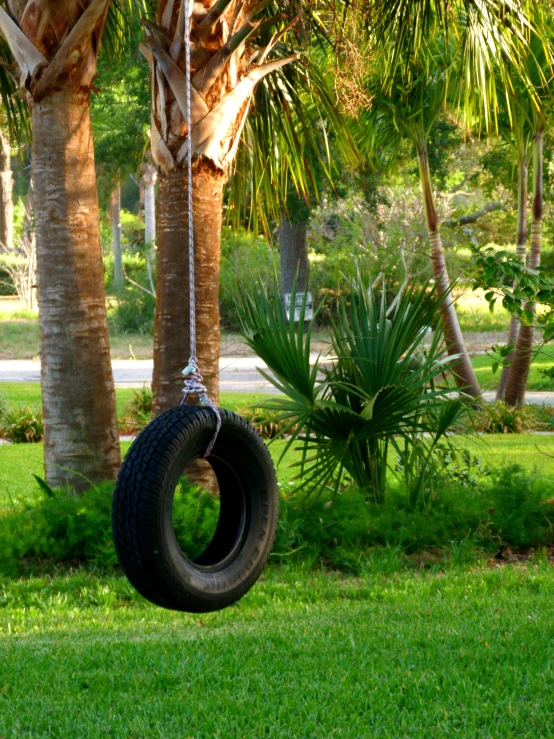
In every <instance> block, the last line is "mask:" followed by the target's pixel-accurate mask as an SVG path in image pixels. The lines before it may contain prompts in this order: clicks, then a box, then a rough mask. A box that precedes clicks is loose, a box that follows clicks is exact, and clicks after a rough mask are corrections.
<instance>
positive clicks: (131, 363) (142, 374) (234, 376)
mask: <svg viewBox="0 0 554 739" xmlns="http://www.w3.org/2000/svg"><path fill="white" fill-rule="evenodd" d="M311 359H312V361H315V359H316V356H315V355H314V356H313V357H312V358H311ZM112 367H113V373H114V380H115V385H116V387H132V388H140V387H143V386H144V385H149V384H150V383H151V382H152V360H151V359H147V360H115V361H114V362H112ZM258 367H260V368H262V369H263V368H267V367H266V365H265V364H264V362H262V361H261V360H260V359H258V358H257V357H221V359H220V360H219V373H220V374H219V387H220V390H221V391H223V392H243V393H275V392H276V390H275V388H274V387H273V385H271V383H269V382H268V381H267V380H265V379H264V378H263V377H262V376H261V375H260V373H259V372H258V370H257V368H258ZM0 382H40V362H37V361H32V360H19V359H17V360H4V361H0ZM494 395H495V394H494V392H493V391H487V392H485V393H484V397H485V398H486V400H494ZM526 401H527V402H528V403H533V404H535V405H551V406H554V393H548V392H528V393H527V395H526Z"/></svg>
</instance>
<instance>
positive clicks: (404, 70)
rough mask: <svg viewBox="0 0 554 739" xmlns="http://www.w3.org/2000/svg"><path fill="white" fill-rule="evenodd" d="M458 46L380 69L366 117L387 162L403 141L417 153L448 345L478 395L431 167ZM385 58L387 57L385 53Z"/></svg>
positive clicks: (447, 44) (461, 377)
mask: <svg viewBox="0 0 554 739" xmlns="http://www.w3.org/2000/svg"><path fill="white" fill-rule="evenodd" d="M456 51H457V49H456V48H455V47H454V46H453V43H452V40H451V39H450V38H447V39H446V40H444V39H439V40H437V41H435V42H431V43H429V44H427V48H426V53H425V54H424V53H421V54H420V55H419V57H418V59H417V61H412V63H411V64H410V63H408V61H407V60H406V63H405V64H399V65H397V67H396V71H395V74H394V75H390V76H389V79H388V81H387V84H386V86H383V84H382V80H383V79H384V77H385V75H386V73H385V72H384V71H383V73H380V70H376V78H375V79H374V81H373V84H372V85H371V86H370V90H371V97H372V100H373V102H372V108H371V110H370V111H368V112H366V114H365V116H364V120H365V122H366V125H367V130H368V131H369V133H370V135H369V136H368V140H370V141H371V144H372V147H373V148H374V150H375V151H376V153H377V156H378V157H379V158H380V160H381V162H382V163H383V164H384V165H385V166H390V165H391V164H393V163H395V162H396V160H397V159H398V156H399V154H400V152H401V149H402V145H403V142H405V141H408V142H410V143H411V144H412V145H413V146H414V148H415V152H416V156H417V161H418V165H419V175H420V183H421V191H422V196H423V202H424V206H425V216H426V221H427V229H428V233H429V244H430V249H431V261H432V265H433V275H434V278H435V282H436V284H437V289H438V293H439V295H446V298H445V300H443V301H442V303H441V315H442V323H443V330H444V336H445V341H446V347H447V350H448V353H449V354H450V355H456V357H457V359H456V360H455V361H454V362H453V363H452V371H453V373H454V376H455V378H456V382H457V384H458V385H459V386H460V387H463V388H465V389H466V392H467V393H469V394H470V395H472V396H473V397H475V398H478V397H479V396H480V395H481V388H480V387H479V382H478V380H477V377H476V375H475V371H474V370H473V366H472V364H471V360H470V357H469V354H468V351H467V349H466V346H465V341H464V337H463V335H462V331H461V329H460V324H459V321H458V317H457V315H456V309H455V306H454V301H453V299H452V296H451V291H450V286H449V285H450V280H449V277H448V271H447V266H446V260H445V255H444V249H443V244H442V238H441V233H440V224H439V216H438V212H437V206H436V201H435V196H434V191H433V182H432V177H431V171H430V168H429V152H428V144H429V140H430V138H431V137H432V135H433V127H434V125H435V123H436V122H437V119H438V117H439V116H440V115H441V113H443V111H444V109H445V106H446V103H447V98H448V94H449V91H450V88H451V85H452V79H451V78H452V76H453V75H454V73H455V62H456V59H455V55H456ZM381 63H382V64H387V63H388V60H387V59H386V58H385V57H381Z"/></svg>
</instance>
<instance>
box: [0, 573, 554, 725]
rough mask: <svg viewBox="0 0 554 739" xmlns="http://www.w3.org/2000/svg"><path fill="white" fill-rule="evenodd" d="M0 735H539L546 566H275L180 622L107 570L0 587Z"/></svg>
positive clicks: (544, 679) (553, 671)
mask: <svg viewBox="0 0 554 739" xmlns="http://www.w3.org/2000/svg"><path fill="white" fill-rule="evenodd" d="M0 606H3V607H0V736H2V737H4V738H5V739H7V738H8V737H10V738H11V737H14V738H15V737H17V739H19V738H20V737H33V739H42V737H44V738H46V737H56V738H59V739H82V738H83V737H87V739H96V738H98V739H100V738H102V739H104V737H110V738H112V739H150V738H152V739H154V738H156V739H168V738H169V737H171V738H172V739H173V738H175V739H186V738H187V737H193V738H194V739H212V738H214V739H215V738H216V737H225V739H235V738H236V739H239V737H240V738H241V739H242V738H244V737H246V738H248V739H258V737H275V738H276V739H277V738H278V739H282V738H284V737H289V738H291V739H293V738H294V739H306V738H307V737H316V738H318V739H324V738H325V739H326V738H327V737H340V738H342V739H361V738H363V739H365V738H366V737H367V738H368V739H370V738H373V737H380V738H382V739H399V738H400V737H405V738H406V739H408V738H409V739H429V737H434V736H437V737H464V739H465V738H468V737H483V738H485V737H486V738H487V739H489V738H492V737H494V739H508V738H510V737H513V738H514V739H516V738H517V739H525V738H527V739H531V738H532V739H546V738H547V737H550V736H552V725H553V723H552V722H553V720H554V694H553V692H552V682H553V680H554V641H553V639H552V620H553V618H554V578H553V576H552V568H551V567H550V566H549V565H547V564H537V565H530V566H529V568H528V569H512V568H504V569H493V570H486V569H474V570H472V571H463V570H460V569H457V568H455V567H452V568H450V569H446V571H442V572H440V573H439V572H436V573H432V572H431V573H428V574H420V575H414V574H413V573H406V572H404V573H401V574H396V575H393V576H388V577H387V576H385V575H383V574H380V573H379V565H378V561H377V560H376V571H370V572H367V573H366V574H365V575H363V576H362V577H360V578H343V577H341V576H340V575H338V574H329V573H321V572H319V573H318V572H309V571H302V570H300V569H287V568H277V567H270V568H269V570H268V571H267V573H266V575H265V576H263V578H262V581H261V582H259V583H258V585H256V586H255V587H254V589H253V590H252V591H251V592H250V593H249V594H248V595H247V596H246V597H245V598H244V599H243V600H242V601H240V602H239V603H238V604H237V605H235V606H233V607H232V608H229V609H227V610H226V611H223V612H220V613H214V614H202V615H188V614H180V613H172V612H168V611H164V610H161V609H159V608H156V607H154V606H151V605H149V604H147V603H145V602H144V601H143V600H142V599H141V598H140V597H139V596H137V595H136V593H135V592H134V591H133V590H132V588H131V587H130V585H129V584H128V583H127V582H126V581H125V580H124V579H123V578H117V577H103V578H98V577H95V576H94V575H93V574H86V573H77V574H73V575H66V576H58V577H56V578H53V579H49V578H34V579H30V580H22V581H15V582H12V581H4V582H3V583H1V582H0Z"/></svg>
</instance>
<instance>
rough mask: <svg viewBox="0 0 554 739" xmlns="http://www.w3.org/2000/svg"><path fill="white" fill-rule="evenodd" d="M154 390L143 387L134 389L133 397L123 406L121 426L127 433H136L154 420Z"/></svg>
mask: <svg viewBox="0 0 554 739" xmlns="http://www.w3.org/2000/svg"><path fill="white" fill-rule="evenodd" d="M152 403H153V396H152V390H151V389H150V388H149V387H146V386H145V387H143V388H141V389H140V390H134V391H133V397H132V398H131V400H130V401H129V402H128V403H127V404H126V405H125V407H124V408H123V418H122V419H121V420H120V422H119V428H120V430H121V431H123V432H124V433H126V434H136V433H138V432H139V431H141V430H142V429H143V428H144V427H145V426H147V425H148V424H149V423H150V421H151V420H152Z"/></svg>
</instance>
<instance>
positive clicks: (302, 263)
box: [279, 215, 310, 299]
mask: <svg viewBox="0 0 554 739" xmlns="http://www.w3.org/2000/svg"><path fill="white" fill-rule="evenodd" d="M307 227H308V224H307V222H306V221H300V223H291V221H289V220H288V219H287V217H286V216H285V215H283V216H281V225H280V227H279V250H280V253H281V292H282V294H283V299H284V296H285V294H286V293H291V292H292V288H293V286H294V283H295V281H296V290H297V292H299V293H303V292H305V291H306V290H307V289H308V280H309V277H310V263H309V261H308V239H307V230H308V229H307Z"/></svg>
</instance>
